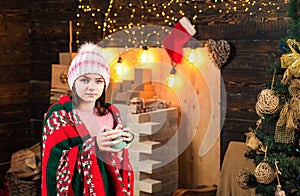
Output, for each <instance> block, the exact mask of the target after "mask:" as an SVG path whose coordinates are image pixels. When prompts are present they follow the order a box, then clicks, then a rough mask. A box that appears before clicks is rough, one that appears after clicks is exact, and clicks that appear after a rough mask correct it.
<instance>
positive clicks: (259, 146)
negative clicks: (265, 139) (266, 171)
mask: <svg viewBox="0 0 300 196" xmlns="http://www.w3.org/2000/svg"><path fill="white" fill-rule="evenodd" d="M249 129H250V132H248V133H246V134H245V135H246V136H247V138H246V144H247V146H248V147H249V148H251V149H252V150H255V151H256V153H257V154H263V153H265V151H266V147H265V146H264V145H263V143H262V142H261V141H260V140H259V139H258V138H257V137H256V135H255V133H254V132H253V130H252V129H251V128H249Z"/></svg>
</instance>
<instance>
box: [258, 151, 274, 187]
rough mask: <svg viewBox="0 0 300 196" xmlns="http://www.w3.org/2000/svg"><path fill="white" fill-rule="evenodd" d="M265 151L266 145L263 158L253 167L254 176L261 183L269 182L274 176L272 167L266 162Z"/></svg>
mask: <svg viewBox="0 0 300 196" xmlns="http://www.w3.org/2000/svg"><path fill="white" fill-rule="evenodd" d="M267 151H268V147H266V150H265V157H264V160H263V161H262V162H260V163H259V164H258V165H257V166H256V168H255V169H254V176H255V177H256V180H257V182H259V183H262V184H270V183H271V182H272V181H273V180H274V178H275V176H276V174H275V171H274V169H273V168H272V167H271V165H270V164H269V163H268V162H267Z"/></svg>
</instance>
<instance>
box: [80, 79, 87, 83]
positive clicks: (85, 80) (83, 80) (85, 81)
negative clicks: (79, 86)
mask: <svg viewBox="0 0 300 196" xmlns="http://www.w3.org/2000/svg"><path fill="white" fill-rule="evenodd" d="M80 81H81V82H83V83H88V82H89V80H88V79H81V80H80Z"/></svg>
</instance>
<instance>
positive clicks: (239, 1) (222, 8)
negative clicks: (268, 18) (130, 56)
mask: <svg viewBox="0 0 300 196" xmlns="http://www.w3.org/2000/svg"><path fill="white" fill-rule="evenodd" d="M282 1H283V2H282V3H285V4H287V3H288V0H282ZM280 4H281V3H276V2H272V1H271V0H262V1H255V0H232V1H226V2H225V1H224V0H214V1H212V2H211V3H206V2H203V1H199V0H188V1H185V2H182V1H180V0H169V1H165V2H159V3H153V1H147V0H144V1H135V2H134V3H132V2H131V3H129V4H128V5H118V3H117V2H114V0H110V1H109V4H108V7H107V8H106V9H103V7H94V6H92V5H91V1H90V0H78V9H77V13H76V26H77V29H76V31H78V32H79V31H80V27H81V26H82V25H81V24H84V23H87V22H89V21H91V20H92V22H93V23H94V25H95V29H97V30H99V31H100V33H102V39H104V38H105V37H106V36H108V35H109V34H112V33H115V32H117V31H119V30H123V29H130V28H132V27H134V26H141V25H142V24H147V19H146V18H157V19H160V21H162V23H164V24H165V26H170V27H172V26H173V25H174V24H176V23H177V22H178V20H179V19H180V18H181V17H182V16H185V15H186V12H188V13H189V15H190V16H191V19H192V21H191V22H192V23H197V21H201V19H202V18H204V17H205V12H206V11H209V12H213V11H215V12H216V13H223V14H225V13H226V14H235V13H241V14H243V13H246V14H249V16H254V15H256V14H258V13H265V14H271V13H272V12H274V11H275V10H280V9H281V8H280V6H279V5H280ZM127 10H128V16H126V15H124V13H126V11H127ZM120 13H122V16H123V15H124V18H126V17H127V18H128V19H129V20H128V23H127V24H121V23H118V21H117V18H118V17H120ZM137 13H138V15H140V18H141V20H136V16H137ZM86 14H89V16H91V17H89V20H86V21H84V19H85V18H87V17H85V16H84V15H86ZM103 18H104V19H103ZM101 24H102V25H101ZM101 31H102V32H101ZM79 35H80V33H78V34H77V40H76V42H77V43H79V42H80V41H79V39H80V37H79ZM100 39H101V38H99V40H100ZM131 40H132V41H135V45H137V44H138V43H137V40H135V39H131ZM131 44H132V43H131Z"/></svg>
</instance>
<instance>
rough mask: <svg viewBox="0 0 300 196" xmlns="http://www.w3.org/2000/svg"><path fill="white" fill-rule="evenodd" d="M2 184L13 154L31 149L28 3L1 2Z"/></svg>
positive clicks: (0, 147) (0, 95)
mask: <svg viewBox="0 0 300 196" xmlns="http://www.w3.org/2000/svg"><path fill="white" fill-rule="evenodd" d="M0 7H1V11H0V46H1V47H0V164H1V165H0V166H1V167H0V182H2V181H3V180H4V178H3V176H4V175H5V173H6V171H7V169H8V168H9V164H5V163H6V162H8V161H10V156H11V153H12V152H14V151H16V150H18V149H21V148H23V147H24V146H27V145H30V144H31V143H32V142H33V140H32V132H31V129H30V101H29V79H30V50H29V45H30V43H29V34H28V32H29V25H30V21H29V12H28V1H27V0H13V1H9V2H4V1H0Z"/></svg>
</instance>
